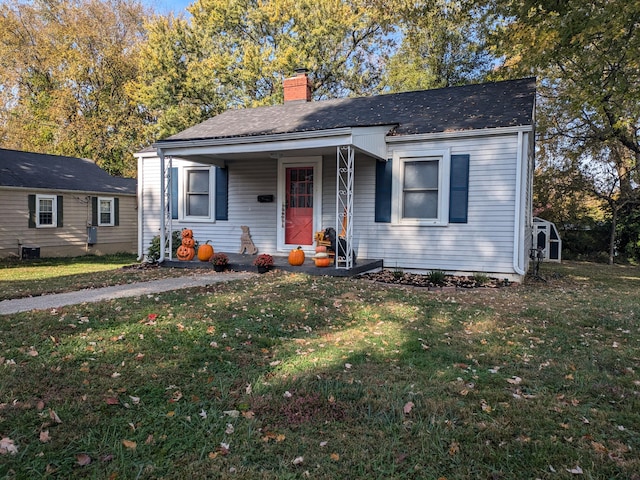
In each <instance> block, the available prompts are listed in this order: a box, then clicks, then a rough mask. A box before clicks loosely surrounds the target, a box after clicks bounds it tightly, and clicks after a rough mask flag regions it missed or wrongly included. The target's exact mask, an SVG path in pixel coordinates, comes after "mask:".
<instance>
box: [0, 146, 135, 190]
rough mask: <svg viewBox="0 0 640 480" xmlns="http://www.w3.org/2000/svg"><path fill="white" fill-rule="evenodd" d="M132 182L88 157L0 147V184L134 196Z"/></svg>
mask: <svg viewBox="0 0 640 480" xmlns="http://www.w3.org/2000/svg"><path fill="white" fill-rule="evenodd" d="M136 183H137V182H136V180H135V179H134V178H121V177H114V176H111V175H109V174H108V173H107V172H105V171H104V170H102V169H101V168H100V167H98V166H97V165H96V164H95V163H94V162H92V161H91V160H86V159H83V158H75V157H62V156H59V155H46V154H40V153H31V152H22V151H18V150H5V149H0V186H4V187H24V188H34V189H35V188H38V189H48V190H76V191H82V192H96V193H110V194H118V193H119V194H128V195H135V194H136Z"/></svg>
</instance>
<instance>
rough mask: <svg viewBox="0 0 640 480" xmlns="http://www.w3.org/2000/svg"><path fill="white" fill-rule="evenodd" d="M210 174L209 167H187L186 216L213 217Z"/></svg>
mask: <svg viewBox="0 0 640 480" xmlns="http://www.w3.org/2000/svg"><path fill="white" fill-rule="evenodd" d="M210 176H211V171H210V169H209V168H186V169H185V177H186V178H185V195H184V201H185V205H184V212H185V217H197V218H210V217H211V195H210V190H211V180H210Z"/></svg>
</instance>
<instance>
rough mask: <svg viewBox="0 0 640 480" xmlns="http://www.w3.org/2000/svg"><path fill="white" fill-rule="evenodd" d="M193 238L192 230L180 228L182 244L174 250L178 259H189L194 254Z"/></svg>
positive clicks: (191, 258)
mask: <svg viewBox="0 0 640 480" xmlns="http://www.w3.org/2000/svg"><path fill="white" fill-rule="evenodd" d="M194 247H195V240H194V239H193V231H192V230H190V229H188V228H185V229H184V230H182V245H180V246H179V247H178V249H177V250H176V257H178V260H182V261H187V262H188V261H189V260H193V257H195V256H196V249H195V248H194Z"/></svg>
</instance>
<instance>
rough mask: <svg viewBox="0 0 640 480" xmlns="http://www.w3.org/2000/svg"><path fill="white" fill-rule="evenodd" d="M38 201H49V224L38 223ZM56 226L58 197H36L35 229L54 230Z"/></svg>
mask: <svg viewBox="0 0 640 480" xmlns="http://www.w3.org/2000/svg"><path fill="white" fill-rule="evenodd" d="M40 200H51V201H52V202H51V208H52V210H53V212H52V215H51V224H48V223H40ZM57 226H58V197H57V196H56V195H36V228H55V227H57Z"/></svg>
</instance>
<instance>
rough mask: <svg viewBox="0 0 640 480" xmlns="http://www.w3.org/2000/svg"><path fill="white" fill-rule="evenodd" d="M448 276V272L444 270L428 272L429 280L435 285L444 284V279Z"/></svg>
mask: <svg viewBox="0 0 640 480" xmlns="http://www.w3.org/2000/svg"><path fill="white" fill-rule="evenodd" d="M446 277H447V274H446V273H444V272H443V271H442V270H432V271H430V272H429V273H428V274H427V278H429V282H431V283H432V284H433V285H444V280H445V278H446Z"/></svg>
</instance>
